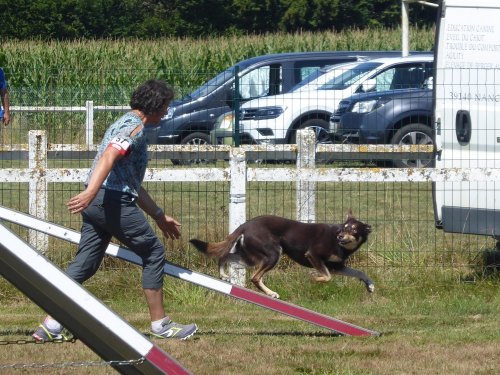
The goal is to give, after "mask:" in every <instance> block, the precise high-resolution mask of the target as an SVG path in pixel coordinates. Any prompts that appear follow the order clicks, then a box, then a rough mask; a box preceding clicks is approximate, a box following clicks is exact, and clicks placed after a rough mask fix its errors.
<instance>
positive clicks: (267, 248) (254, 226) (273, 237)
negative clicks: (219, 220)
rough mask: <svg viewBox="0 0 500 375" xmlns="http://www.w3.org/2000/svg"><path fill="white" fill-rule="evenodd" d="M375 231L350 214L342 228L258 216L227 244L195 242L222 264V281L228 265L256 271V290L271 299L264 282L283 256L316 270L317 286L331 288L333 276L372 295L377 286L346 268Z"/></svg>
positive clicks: (274, 295)
mask: <svg viewBox="0 0 500 375" xmlns="http://www.w3.org/2000/svg"><path fill="white" fill-rule="evenodd" d="M370 232H371V226H370V225H367V224H364V223H362V222H361V221H359V220H356V219H355V218H354V217H353V216H352V212H351V211H349V213H348V214H347V218H346V221H345V223H343V224H306V223H301V222H298V221H294V220H289V219H285V218H282V217H279V216H271V215H266V216H258V217H256V218H254V219H251V220H249V221H247V222H246V223H244V224H242V225H241V226H239V227H238V228H237V229H236V230H235V231H234V232H233V233H231V234H230V235H229V236H227V237H226V239H225V240H224V241H222V242H216V243H207V242H204V241H200V240H198V239H192V240H190V242H191V243H192V244H193V245H194V246H195V247H196V248H197V249H198V250H199V251H201V252H202V253H205V254H206V255H208V256H211V257H215V258H218V259H219V272H220V275H221V277H222V278H223V279H225V280H227V279H228V277H227V275H226V274H225V272H224V265H225V264H226V263H227V262H236V263H240V264H241V265H243V266H245V267H253V266H257V271H256V272H255V273H254V275H253V276H252V282H253V283H254V285H255V286H256V287H257V288H258V289H260V290H261V291H263V292H264V293H265V294H267V295H268V296H271V297H275V298H279V295H278V293H276V292H274V291H272V290H271V289H269V288H268V287H266V286H265V285H264V283H263V282H262V277H263V276H264V274H265V273H266V272H268V271H270V270H271V269H273V268H274V266H275V265H276V264H277V263H278V261H279V259H280V257H281V254H282V253H284V254H286V255H288V256H289V257H290V258H291V259H293V260H294V261H296V262H297V263H299V264H301V265H303V266H305V267H312V268H314V269H316V271H317V272H318V275H316V276H315V277H314V279H315V280H316V281H321V282H327V281H329V280H330V279H331V273H333V274H336V275H343V276H350V277H356V278H358V279H360V280H362V281H363V282H364V283H365V285H366V289H367V290H368V291H369V292H373V291H374V290H375V285H374V284H373V282H372V281H371V280H370V279H369V278H368V276H366V274H365V273H364V272H361V271H358V270H355V269H353V268H349V267H347V266H346V265H345V262H346V260H347V258H349V256H350V255H351V254H353V253H354V252H355V251H356V250H358V249H359V248H360V247H361V245H362V244H363V243H364V242H365V241H366V240H367V238H368V234H369V233H370Z"/></svg>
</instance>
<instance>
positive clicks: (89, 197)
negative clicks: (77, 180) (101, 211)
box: [66, 189, 96, 214]
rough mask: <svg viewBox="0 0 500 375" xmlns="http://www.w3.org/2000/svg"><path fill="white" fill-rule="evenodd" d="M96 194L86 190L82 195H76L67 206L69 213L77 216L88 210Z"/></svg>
mask: <svg viewBox="0 0 500 375" xmlns="http://www.w3.org/2000/svg"><path fill="white" fill-rule="evenodd" d="M95 196H96V194H94V193H91V192H89V190H88V189H85V190H84V191H82V192H81V193H80V194H78V195H75V196H74V197H73V198H71V199H70V200H69V201H68V203H66V206H67V207H68V210H69V212H71V213H72V214H77V213H80V212H82V211H83V210H84V209H86V208H87V207H88V206H89V205H90V203H92V201H93V200H94V198H95Z"/></svg>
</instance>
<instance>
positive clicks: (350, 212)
mask: <svg viewBox="0 0 500 375" xmlns="http://www.w3.org/2000/svg"><path fill="white" fill-rule="evenodd" d="M353 217H354V215H353V214H352V209H351V208H349V211H347V216H346V218H345V219H346V220H349V219H352V218H353Z"/></svg>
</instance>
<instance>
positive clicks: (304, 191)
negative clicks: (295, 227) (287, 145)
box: [296, 129, 316, 223]
mask: <svg viewBox="0 0 500 375" xmlns="http://www.w3.org/2000/svg"><path fill="white" fill-rule="evenodd" d="M296 138H297V170H298V171H299V175H301V174H300V170H301V169H306V170H309V169H311V168H315V167H316V136H315V134H314V131H313V130H312V129H301V130H297V137H296ZM296 190H297V193H296V195H297V197H296V200H297V204H296V206H297V207H296V217H297V220H298V221H301V222H303V223H314V222H315V221H316V182H315V181H309V180H304V179H298V180H297V183H296Z"/></svg>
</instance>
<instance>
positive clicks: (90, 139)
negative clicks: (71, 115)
mask: <svg viewBox="0 0 500 375" xmlns="http://www.w3.org/2000/svg"><path fill="white" fill-rule="evenodd" d="M10 110H11V111H12V112H85V144H86V145H88V146H91V145H93V144H94V111H118V112H126V111H128V110H130V106H129V105H96V106H95V105H94V102H93V101H92V100H87V101H85V106H84V107H78V106H75V107H60V106H12V107H10Z"/></svg>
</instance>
